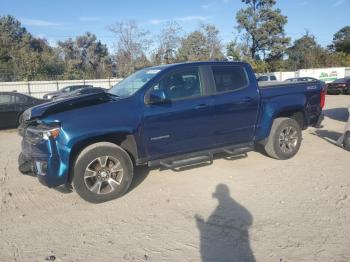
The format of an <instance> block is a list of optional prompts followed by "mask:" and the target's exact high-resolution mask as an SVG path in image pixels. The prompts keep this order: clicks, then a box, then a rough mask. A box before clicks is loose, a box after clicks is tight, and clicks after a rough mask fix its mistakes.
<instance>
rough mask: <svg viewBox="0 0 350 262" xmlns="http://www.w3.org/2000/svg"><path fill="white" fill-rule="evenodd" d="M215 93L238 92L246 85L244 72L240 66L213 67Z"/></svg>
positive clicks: (246, 79) (246, 80)
mask: <svg viewBox="0 0 350 262" xmlns="http://www.w3.org/2000/svg"><path fill="white" fill-rule="evenodd" d="M212 69H213V75H214V80H215V85H216V92H217V93H222V92H230V91H236V90H240V89H242V88H245V87H246V86H247V85H248V78H247V74H246V71H245V70H244V68H242V67H241V66H213V67H212Z"/></svg>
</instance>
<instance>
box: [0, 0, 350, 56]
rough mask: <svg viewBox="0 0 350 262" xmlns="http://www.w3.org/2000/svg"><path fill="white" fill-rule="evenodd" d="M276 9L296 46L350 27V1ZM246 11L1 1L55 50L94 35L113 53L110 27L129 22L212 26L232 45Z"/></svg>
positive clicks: (67, 0)
mask: <svg viewBox="0 0 350 262" xmlns="http://www.w3.org/2000/svg"><path fill="white" fill-rule="evenodd" d="M276 6H277V7H278V8H280V9H281V10H282V14H283V15H286V16H287V17H288V23H287V25H286V27H285V31H286V34H287V35H288V36H290V37H291V38H292V40H295V39H297V38H299V37H301V36H302V35H303V34H304V33H305V32H306V30H308V31H309V32H310V33H312V34H313V35H315V36H316V38H317V40H318V42H319V43H320V44H321V45H322V46H327V45H328V44H330V43H331V41H332V38H333V34H334V33H335V32H337V31H338V30H339V29H341V28H342V27H344V26H346V25H350V16H349V11H350V0H277V5H276ZM242 7H244V4H243V3H242V2H241V0H176V1H175V0H173V1H167V0H163V1H162V0H144V1H141V0H114V1H113V0H99V1H88V0H84V1H83V0H56V1H47V0H45V1H44V0H32V1H25V0H0V16H2V15H8V14H10V15H13V16H15V17H16V18H17V19H18V20H20V21H21V22H22V24H23V25H24V26H25V27H26V28H27V29H28V31H29V32H31V33H32V34H33V35H35V36H37V37H44V38H46V39H48V41H49V43H50V44H55V42H56V41H58V40H66V39H68V38H69V37H72V38H74V37H76V36H77V35H81V34H84V33H85V32H88V31H89V32H91V33H94V34H96V36H97V37H98V39H100V40H101V42H103V43H105V44H107V46H108V47H109V48H111V49H112V50H113V47H114V44H113V43H114V40H115V38H114V37H113V34H112V33H111V32H110V31H109V30H108V27H109V26H111V25H113V24H114V23H116V22H117V21H127V20H134V21H136V22H137V23H138V24H139V26H140V27H141V28H142V29H145V30H148V31H149V32H150V33H151V34H152V35H157V34H159V32H160V30H161V28H162V26H164V24H166V22H167V21H176V22H178V23H179V24H180V25H181V26H182V27H183V30H184V33H186V32H190V31H191V30H194V29H196V28H198V26H199V24H200V23H210V24H213V25H215V26H216V27H217V28H218V29H219V30H220V38H221V39H222V41H223V43H227V42H229V41H230V40H233V39H235V38H237V37H238V35H237V30H236V26H237V24H236V21H235V15H236V13H237V11H238V10H239V9H240V8H242Z"/></svg>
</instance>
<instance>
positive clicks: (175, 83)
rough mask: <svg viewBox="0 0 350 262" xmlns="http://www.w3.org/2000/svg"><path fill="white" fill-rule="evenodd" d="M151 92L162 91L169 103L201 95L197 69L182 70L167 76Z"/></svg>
mask: <svg viewBox="0 0 350 262" xmlns="http://www.w3.org/2000/svg"><path fill="white" fill-rule="evenodd" d="M151 90H164V91H165V94H166V96H167V98H168V99H169V100H171V101H176V100H181V99H186V98H189V97H196V96H201V95H202V86H201V81H200V76H199V71H198V68H191V69H184V70H180V71H175V72H171V73H169V74H167V75H166V76H165V77H163V78H162V79H161V80H160V81H159V82H158V83H157V84H156V85H155V86H153V87H152V89H151Z"/></svg>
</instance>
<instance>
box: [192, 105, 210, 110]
mask: <svg viewBox="0 0 350 262" xmlns="http://www.w3.org/2000/svg"><path fill="white" fill-rule="evenodd" d="M207 107H208V105H207V104H199V105H197V106H196V107H195V108H194V109H197V110H198V109H204V108H207Z"/></svg>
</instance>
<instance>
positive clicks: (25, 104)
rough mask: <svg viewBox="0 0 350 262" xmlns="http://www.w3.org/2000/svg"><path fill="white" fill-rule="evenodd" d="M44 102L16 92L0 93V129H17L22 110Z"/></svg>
mask: <svg viewBox="0 0 350 262" xmlns="http://www.w3.org/2000/svg"><path fill="white" fill-rule="evenodd" d="M46 101H47V100H44V99H38V98H35V97H32V96H28V95H24V94H20V93H17V92H0V128H11V127H17V126H18V125H19V122H20V117H21V114H22V113H23V112H24V110H26V109H28V108H30V107H32V106H35V105H39V104H42V103H45V102H46Z"/></svg>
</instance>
